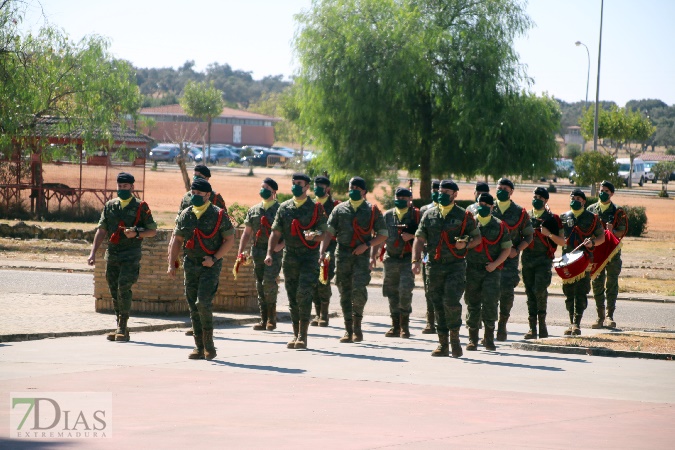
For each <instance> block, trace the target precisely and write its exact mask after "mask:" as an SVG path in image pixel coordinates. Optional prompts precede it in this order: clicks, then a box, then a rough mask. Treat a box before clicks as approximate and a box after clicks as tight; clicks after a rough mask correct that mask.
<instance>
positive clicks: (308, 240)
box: [265, 173, 326, 349]
mask: <svg viewBox="0 0 675 450" xmlns="http://www.w3.org/2000/svg"><path fill="white" fill-rule="evenodd" d="M309 184H310V178H309V177H308V176H307V175H305V174H304V173H295V174H293V185H292V186H291V192H292V193H293V198H292V199H290V200H287V201H285V202H283V203H282V204H281V205H280V206H279V209H278V210H277V214H276V217H275V218H274V223H273V224H272V234H271V236H270V240H269V245H268V246H267V257H266V258H265V264H267V265H268V266H272V264H273V263H274V255H273V251H274V250H273V249H275V248H276V247H277V244H278V243H279V241H280V239H282V238H283V240H284V241H285V243H286V246H285V247H284V255H283V260H282V263H281V264H282V268H283V271H284V284H285V285H286V292H287V293H288V306H289V309H290V311H291V321H292V322H293V339H292V340H291V341H290V342H289V343H288V344H287V345H286V348H294V349H303V348H307V330H308V329H309V320H310V318H311V315H312V296H313V295H314V290H315V288H316V284H317V283H318V282H319V264H318V260H319V242H320V239H321V238H319V236H320V235H321V234H323V233H325V231H326V213H325V212H324V210H323V206H322V205H321V203H315V202H314V201H312V199H311V198H309V197H308V196H307V190H308V189H309Z"/></svg>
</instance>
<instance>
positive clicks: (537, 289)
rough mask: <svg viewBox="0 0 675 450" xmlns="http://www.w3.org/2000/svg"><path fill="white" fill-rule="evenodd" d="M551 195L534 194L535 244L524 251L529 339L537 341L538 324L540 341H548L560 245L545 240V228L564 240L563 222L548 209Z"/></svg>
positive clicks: (537, 191)
mask: <svg viewBox="0 0 675 450" xmlns="http://www.w3.org/2000/svg"><path fill="white" fill-rule="evenodd" d="M548 198H549V194H548V191H547V190H546V188H543V187H538V188H536V189H535V190H534V197H533V199H532V210H531V211H530V222H531V224H532V228H533V229H534V239H533V240H532V243H531V244H530V245H529V246H528V247H527V248H526V249H525V250H523V258H522V259H523V261H522V264H523V283H524V284H525V294H526V295H527V312H528V322H529V324H530V329H529V330H528V332H527V333H525V336H523V337H524V338H525V339H537V322H538V323H539V337H540V338H547V337H548V329H547V328H546V310H547V306H548V287H549V286H550V284H551V268H552V265H553V258H554V256H555V251H556V248H557V245H556V244H555V243H554V242H553V241H551V240H550V239H549V238H547V237H544V235H543V234H542V232H541V227H542V226H545V227H546V228H548V229H549V230H551V233H553V234H556V235H559V236H562V235H563V229H562V223H561V222H560V218H559V217H558V215H557V214H553V213H552V212H551V210H550V209H549V207H548Z"/></svg>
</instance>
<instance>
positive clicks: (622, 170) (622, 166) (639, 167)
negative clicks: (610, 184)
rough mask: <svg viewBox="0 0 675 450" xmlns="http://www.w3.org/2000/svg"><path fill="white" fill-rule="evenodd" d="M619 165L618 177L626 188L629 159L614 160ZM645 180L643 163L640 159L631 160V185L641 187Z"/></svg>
mask: <svg viewBox="0 0 675 450" xmlns="http://www.w3.org/2000/svg"><path fill="white" fill-rule="evenodd" d="M616 162H617V163H619V177H621V178H623V181H624V183H626V186H628V172H630V159H629V158H618V159H617V160H616ZM646 178H647V176H646V174H645V162H644V161H643V160H642V159H640V158H635V159H634V160H633V176H632V177H631V180H632V182H633V183H637V184H639V185H640V186H642V185H643V184H644V183H645V179H646Z"/></svg>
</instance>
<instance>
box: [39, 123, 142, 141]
mask: <svg viewBox="0 0 675 450" xmlns="http://www.w3.org/2000/svg"><path fill="white" fill-rule="evenodd" d="M66 123H68V121H67V120H66V119H63V118H60V117H52V116H47V117H40V118H38V119H37V121H36V124H35V128H34V129H33V130H34V131H33V133H32V134H33V135H34V136H39V137H43V138H48V139H56V140H67V141H78V140H80V139H82V135H83V130H82V128H78V127H77V123H76V122H75V121H73V122H71V124H72V128H71V130H70V131H69V132H67V133H64V132H63V128H62V125H63V124H66ZM110 132H111V133H112V136H113V139H114V141H115V145H121V144H125V145H127V146H129V145H132V146H138V145H139V144H140V145H142V146H145V145H146V144H148V143H150V142H153V139H152V138H151V137H149V136H146V135H145V134H142V133H138V132H136V130H134V129H133V128H130V127H125V128H122V127H121V126H120V125H119V124H113V125H112V126H111V127H110Z"/></svg>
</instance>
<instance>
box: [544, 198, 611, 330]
mask: <svg viewBox="0 0 675 450" xmlns="http://www.w3.org/2000/svg"><path fill="white" fill-rule="evenodd" d="M570 198H571V201H570V207H571V208H572V209H571V210H570V211H567V212H566V213H565V214H562V215H561V216H560V220H561V221H562V224H563V230H564V234H563V237H560V236H558V235H556V234H554V233H553V232H552V230H549V229H548V228H546V226H542V227H541V232H542V234H543V235H544V236H545V237H547V238H550V239H551V240H552V241H553V242H555V243H556V244H558V245H560V246H562V247H563V254H565V253H569V252H571V251H572V250H574V249H575V248H576V247H577V246H578V245H581V244H583V245H584V246H585V247H586V248H585V249H584V251H587V252H588V251H591V250H593V248H594V247H595V246H596V245H600V244H602V243H603V242H605V232H604V230H603V228H602V221H601V220H600V218H599V217H598V216H596V215H595V214H593V213H592V212H589V211H587V210H586V209H585V205H586V194H584V192H583V191H582V190H581V189H575V190H573V191H572V193H571V194H570ZM589 267H590V266H589ZM589 270H590V269H589ZM590 291H591V277H590V272H584V273H583V274H581V275H580V276H578V277H576V278H575V279H571V280H563V293H564V294H565V306H566V307H567V312H568V313H569V315H570V326H569V328H568V329H567V330H566V331H565V335H566V336H569V335H579V334H581V319H582V317H583V315H584V310H585V309H586V306H588V293H589V292H590Z"/></svg>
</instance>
